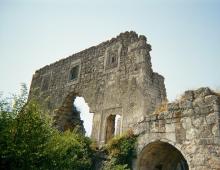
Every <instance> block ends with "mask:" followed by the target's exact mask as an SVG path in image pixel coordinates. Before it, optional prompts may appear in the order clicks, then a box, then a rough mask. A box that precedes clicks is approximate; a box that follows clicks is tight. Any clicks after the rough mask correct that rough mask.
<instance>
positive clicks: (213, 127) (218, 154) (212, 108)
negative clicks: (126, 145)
mask: <svg viewBox="0 0 220 170" xmlns="http://www.w3.org/2000/svg"><path fill="white" fill-rule="evenodd" d="M133 129H134V131H135V133H136V134H139V138H138V145H137V151H138V159H137V161H136V164H134V166H136V167H135V168H137V169H144V168H143V167H142V166H143V165H142V164H143V163H141V162H142V160H143V159H144V161H145V162H146V161H147V159H151V158H152V156H148V158H146V157H147V156H146V155H147V150H150V149H151V152H152V151H154V152H158V153H159V152H161V150H163V147H161V146H162V145H156V144H155V145H152V144H154V143H155V142H164V143H167V144H170V145H171V146H173V148H176V149H178V150H179V152H181V154H182V156H183V157H184V158H185V160H186V161H187V163H188V166H189V169H190V170H209V169H210V170H214V169H215V170H217V169H218V170H219V169H220V95H219V94H216V93H214V92H212V91H211V90H210V89H209V88H200V89H198V90H195V91H186V92H185V94H184V95H183V96H182V97H181V99H179V100H177V101H176V102H173V103H169V104H168V105H167V110H164V111H163V112H160V113H158V112H155V113H153V114H150V115H147V116H145V117H144V119H143V120H142V121H140V122H138V123H136V124H135V125H133ZM151 145H152V146H154V147H152V146H151ZM156 147H158V149H157V148H156ZM164 149H165V148H164ZM170 154H171V153H170V151H169V152H167V153H165V155H166V159H168V157H169V155H170ZM161 155H162V154H159V155H158V156H157V157H156V160H159V159H160V156H161ZM173 159H174V158H173ZM154 161H155V159H154V160H150V162H151V165H152V164H153V162H154ZM161 162H162V161H161ZM170 162H172V161H171V160H170ZM144 166H145V168H146V165H144Z"/></svg>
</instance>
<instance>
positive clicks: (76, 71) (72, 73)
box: [69, 66, 79, 80]
mask: <svg viewBox="0 0 220 170" xmlns="http://www.w3.org/2000/svg"><path fill="white" fill-rule="evenodd" d="M78 75H79V66H75V67H73V68H72V69H71V70H70V76H69V79H70V80H76V79H77V78H78Z"/></svg>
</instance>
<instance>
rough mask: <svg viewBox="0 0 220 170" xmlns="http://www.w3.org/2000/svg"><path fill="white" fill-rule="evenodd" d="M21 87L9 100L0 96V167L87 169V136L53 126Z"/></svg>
mask: <svg viewBox="0 0 220 170" xmlns="http://www.w3.org/2000/svg"><path fill="white" fill-rule="evenodd" d="M22 90H23V93H21V95H20V96H14V98H13V101H12V102H8V101H7V100H3V99H1V100H0V148H1V149H0V169H33V170H34V169H54V170H55V169H64V170H65V169H68V170H69V169H74V170H76V169H84V170H86V169H91V164H92V163H91V162H92V161H91V155H92V151H91V149H90V147H89V146H90V144H91V142H90V139H89V138H87V137H84V136H82V135H80V134H77V133H76V132H75V131H72V132H71V131H66V132H64V133H61V132H59V131H58V130H57V129H55V128H53V127H52V121H51V119H50V117H49V116H47V114H46V113H45V112H43V111H42V110H41V109H40V107H39V106H38V104H37V103H36V102H33V101H30V102H28V103H26V99H27V93H26V91H25V90H26V89H25V88H24V87H23V88H22ZM25 96H26V98H25ZM10 103H13V105H10Z"/></svg>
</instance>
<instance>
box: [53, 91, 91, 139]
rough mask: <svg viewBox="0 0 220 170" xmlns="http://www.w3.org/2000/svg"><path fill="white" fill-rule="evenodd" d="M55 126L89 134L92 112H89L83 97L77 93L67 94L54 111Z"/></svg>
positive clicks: (62, 129)
mask: <svg viewBox="0 0 220 170" xmlns="http://www.w3.org/2000/svg"><path fill="white" fill-rule="evenodd" d="M54 119H55V123H54V125H55V127H57V129H59V130H60V131H66V130H68V129H70V130H73V129H76V128H77V131H79V132H82V133H83V134H85V135H86V136H88V137H90V136H91V130H92V121H93V113H89V106H88V104H87V103H86V102H85V100H84V98H83V97H78V94H75V93H71V94H69V95H68V96H67V97H66V98H65V100H64V102H63V105H62V106H61V107H60V108H59V109H58V110H57V111H56V112H55V116H54Z"/></svg>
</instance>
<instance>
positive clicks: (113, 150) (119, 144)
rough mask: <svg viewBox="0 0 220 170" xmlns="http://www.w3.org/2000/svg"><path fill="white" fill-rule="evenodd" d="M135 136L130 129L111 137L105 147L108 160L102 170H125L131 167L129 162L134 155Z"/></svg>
mask: <svg viewBox="0 0 220 170" xmlns="http://www.w3.org/2000/svg"><path fill="white" fill-rule="evenodd" d="M136 138H137V136H136V135H134V134H133V132H132V131H128V132H127V133H125V134H123V135H121V136H116V137H114V138H112V139H111V140H110V141H109V142H108V143H107V145H106V146H105V149H106V150H107V153H108V160H107V161H106V162H105V164H104V167H103V170H110V169H113V170H127V169H128V168H131V162H132V159H133V157H134V156H135V152H134V151H135V143H136Z"/></svg>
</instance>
